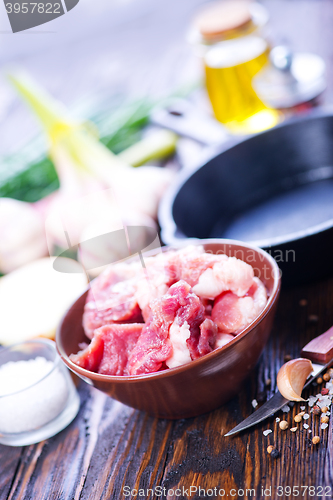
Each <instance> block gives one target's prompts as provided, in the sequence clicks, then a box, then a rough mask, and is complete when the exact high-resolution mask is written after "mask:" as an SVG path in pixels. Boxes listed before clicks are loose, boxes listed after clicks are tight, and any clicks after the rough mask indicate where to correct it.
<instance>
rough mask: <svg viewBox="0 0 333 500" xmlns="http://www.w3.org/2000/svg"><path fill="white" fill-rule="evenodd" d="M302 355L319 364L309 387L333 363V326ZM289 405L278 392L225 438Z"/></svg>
mask: <svg viewBox="0 0 333 500" xmlns="http://www.w3.org/2000/svg"><path fill="white" fill-rule="evenodd" d="M301 355H302V356H303V357H304V358H308V359H310V360H311V361H315V362H317V363H313V372H312V374H311V375H310V377H309V378H308V380H307V382H306V384H305V385H304V387H307V386H308V385H310V384H311V382H313V381H314V380H315V379H316V378H317V376H318V375H319V373H321V372H322V371H323V370H325V369H326V368H328V367H329V366H330V365H331V364H332V363H333V326H332V327H331V328H330V329H329V330H327V332H325V333H322V334H321V335H319V337H316V338H315V339H313V340H311V342H309V343H308V344H306V346H305V347H303V349H302V352H301ZM287 403H288V399H286V398H284V397H283V396H282V395H281V394H280V392H277V393H276V394H275V395H274V396H273V397H272V398H271V399H270V400H269V401H267V402H266V403H265V404H264V405H263V406H261V407H260V408H259V409H258V410H257V411H255V412H254V413H252V415H250V416H249V417H248V418H246V419H245V420H243V422H241V423H240V424H238V425H236V427H234V428H233V429H232V430H231V431H229V432H228V433H227V434H225V436H232V435H233V434H236V433H237V432H240V431H243V430H244V429H248V428H249V427H252V425H255V424H258V423H259V422H262V421H263V420H265V419H266V418H267V417H269V416H270V415H273V414H274V413H275V412H276V411H278V410H280V409H281V408H282V407H283V406H284V405H285V404H287Z"/></svg>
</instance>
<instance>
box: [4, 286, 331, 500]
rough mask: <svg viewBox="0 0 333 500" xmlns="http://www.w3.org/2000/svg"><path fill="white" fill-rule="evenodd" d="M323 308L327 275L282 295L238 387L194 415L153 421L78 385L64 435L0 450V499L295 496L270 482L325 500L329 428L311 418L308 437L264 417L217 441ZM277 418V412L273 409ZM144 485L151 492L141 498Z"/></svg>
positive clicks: (263, 392) (325, 319)
mask: <svg viewBox="0 0 333 500" xmlns="http://www.w3.org/2000/svg"><path fill="white" fill-rule="evenodd" d="M300 300H307V305H305V306H304V305H300ZM332 303H333V279H329V280H326V281H324V282H320V283H316V284H312V285H309V286H303V287H298V288H293V289H290V290H284V291H283V292H282V295H281V299H280V303H279V308H278V311H277V316H276V321H275V325H274V328H273V332H272V335H271V338H270V341H269V343H268V345H267V347H266V349H265V350H264V353H263V355H262V357H261V360H260V363H259V364H258V367H257V369H256V370H255V372H254V373H253V374H252V376H251V377H250V379H249V380H247V381H246V383H245V384H244V389H243V390H242V391H241V392H240V393H239V395H238V396H237V397H236V398H234V399H233V400H232V401H230V402H229V403H227V404H226V405H224V406H222V407H221V408H220V409H218V410H216V411H213V412H211V413H209V414H206V415H202V416H200V417H196V418H190V419H184V420H178V421H168V420H159V419H154V418H152V417H149V416H148V415H146V414H145V413H142V412H139V411H136V410H133V409H131V408H128V407H126V406H124V405H122V404H121V403H118V402H116V401H113V400H112V399H111V398H109V397H107V396H105V395H104V394H102V393H101V392H99V391H97V390H96V389H91V388H90V387H88V386H87V385H86V384H84V383H83V382H82V383H81V384H80V386H79V392H80V396H81V401H82V403H81V409H80V412H79V414H78V416H77V417H76V419H75V420H74V421H73V423H72V424H71V425H70V426H69V427H68V428H67V429H65V430H64V431H62V432H61V433H60V434H58V435H57V436H55V437H53V438H51V439H48V440H46V441H43V442H41V443H39V444H36V445H32V446H27V447H23V448H10V447H7V446H0V463H1V472H0V498H1V499H8V500H14V499H15V500H18V499H23V498H24V499H31V500H41V499H43V500H44V499H45V500H55V499H57V500H58V499H62V500H72V499H75V500H79V499H80V500H88V499H89V500H92V499H94V500H95V499H103V500H104V499H105V500H106V499H122V498H144V499H148V498H149V499H153V498H154V499H155V498H164V499H165V498H167V499H170V500H171V499H174V498H181V499H187V498H192V499H198V498H208V497H209V494H210V491H208V490H209V489H210V488H215V487H216V488H218V489H219V488H223V489H224V490H225V492H226V495H227V494H229V498H230V497H232V498H246V496H245V495H242V491H239V495H238V494H235V493H236V492H237V491H238V490H242V489H245V490H246V489H248V490H249V489H252V488H253V489H254V492H255V496H256V498H272V499H277V498H297V496H294V497H288V496H287V495H284V494H283V495H282V496H277V493H278V492H280V490H277V488H278V486H281V487H283V488H285V487H286V486H290V487H291V488H292V487H295V486H299V488H300V491H302V492H303V493H304V492H305V493H306V494H305V495H304V496H303V497H301V496H300V498H320V497H319V496H312V497H311V496H309V490H308V491H307V492H306V491H305V488H303V490H301V486H308V487H310V486H316V487H317V486H323V487H324V486H326V487H328V488H329V489H330V495H329V496H328V497H325V498H331V496H332V491H331V487H332V486H333V462H332V453H333V446H332V426H331V422H330V425H329V427H328V428H327V429H325V430H320V429H319V426H320V424H319V417H314V416H311V417H310V419H309V420H308V421H307V423H308V424H309V425H310V429H311V430H312V433H311V434H310V433H309V432H308V430H306V429H304V428H303V423H302V424H298V430H297V432H295V433H292V432H290V430H287V431H281V430H280V429H279V427H278V424H277V423H276V422H275V417H271V418H270V419H268V420H267V421H265V422H263V423H262V424H259V425H258V426H256V427H254V428H253V429H251V430H249V431H245V432H244V433H242V434H241V435H238V436H235V437H228V438H226V437H223V435H224V434H225V433H226V432H227V431H228V430H230V429H231V428H232V427H233V426H234V425H235V424H237V423H238V422H240V421H241V420H242V419H243V418H245V417H246V416H248V415H249V414H250V413H251V412H252V411H254V410H253V407H252V404H251V402H252V400H253V399H257V400H258V401H263V400H264V399H266V397H270V396H271V395H272V394H273V392H274V391H275V378H276V373H277V370H278V368H279V367H280V366H281V364H283V362H284V356H285V355H286V354H290V355H291V356H292V357H297V356H298V355H299V349H300V347H301V346H302V345H304V344H305V343H307V342H308V341H309V340H310V339H311V338H313V337H315V336H316V335H318V334H320V333H321V332H323V331H324V330H326V329H328V327H329V326H331V325H332V324H333V308H332ZM312 316H315V317H312ZM268 378H270V379H271V380H272V385H271V386H270V387H267V386H266V385H265V381H266V380H267V379H268ZM317 392H318V388H317V387H311V389H310V390H309V391H307V394H316V393H317ZM300 406H302V404H301V403H296V404H295V406H294V407H293V408H292V409H291V412H290V413H289V414H288V415H287V416H286V419H287V420H288V422H289V424H290V425H289V426H290V427H292V426H293V425H292V418H293V416H295V415H296V414H297V413H298V412H299V411H300ZM277 415H278V416H279V417H280V418H282V417H284V416H285V414H283V413H282V412H281V411H280V412H279V413H278V414H277ZM295 425H296V424H295ZM266 429H272V431H273V432H272V433H271V434H269V435H268V436H267V437H265V436H264V435H263V431H264V430H266ZM316 434H317V435H319V436H320V437H321V442H320V444H319V445H317V446H314V445H312V443H311V438H312V436H314V435H316ZM269 444H274V445H275V446H276V447H277V449H278V450H279V451H280V452H281V456H280V457H279V458H278V459H273V458H272V457H271V456H270V455H268V454H267V452H266V448H267V446H268V445H269ZM190 486H192V487H195V486H196V487H197V488H198V491H197V493H196V494H192V495H191V496H190V495H189V491H188V495H187V494H186V491H185V492H183V490H182V488H184V489H185V490H186V489H187V490H188V489H189V488H190ZM125 487H127V488H125ZM157 487H160V488H162V493H163V488H165V492H166V493H167V495H162V496H161V495H160V496H159V492H160V490H159V488H157ZM199 487H201V488H202V489H205V490H206V496H203V493H202V492H201V496H199V494H198V493H199ZM270 488H271V494H268V495H266V496H265V495H263V494H262V491H263V490H267V491H266V493H269V491H270ZM139 489H142V490H145V494H142V495H141V496H140V495H139V496H137V497H136V496H135V494H134V493H133V494H131V493H130V492H131V491H132V490H139ZM147 489H152V490H153V491H154V493H155V494H154V493H153V492H150V493H149V492H148V493H147V492H146V490H147ZM177 489H180V492H181V495H180V496H179V495H178V496H177V494H178V493H179V491H175V490H177ZM168 490H170V491H169V492H168ZM172 490H174V494H172ZM127 492H129V493H130V494H129V495H127ZM193 492H194V489H192V493H193ZM254 492H252V497H254ZM287 492H288V490H287ZM317 492H319V490H317ZM138 493H140V492H139V491H138ZM141 493H142V492H141ZM211 498H219V497H218V496H217V497H216V496H213V497H211ZM248 498H251V494H250V492H248Z"/></svg>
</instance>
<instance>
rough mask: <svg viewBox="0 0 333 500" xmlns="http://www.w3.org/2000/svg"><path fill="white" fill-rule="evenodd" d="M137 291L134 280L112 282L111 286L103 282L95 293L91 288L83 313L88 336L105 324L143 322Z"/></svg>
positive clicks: (91, 335) (84, 326)
mask: <svg viewBox="0 0 333 500" xmlns="http://www.w3.org/2000/svg"><path fill="white" fill-rule="evenodd" d="M135 292H136V283H135V281H134V280H127V281H120V282H116V283H112V284H111V285H110V286H109V288H107V287H106V286H105V285H104V283H103V287H101V289H100V290H98V289H97V287H96V288H95V289H94V293H93V292H92V289H90V290H89V292H88V296H87V302H86V304H85V307H84V313H83V328H84V331H85V334H86V335H87V337H88V338H90V339H91V338H92V337H93V335H94V331H95V330H96V329H97V328H100V327H101V326H104V325H110V324H112V323H122V322H127V323H140V322H142V321H143V319H142V314H141V309H140V307H139V305H138V303H137V300H136V298H135Z"/></svg>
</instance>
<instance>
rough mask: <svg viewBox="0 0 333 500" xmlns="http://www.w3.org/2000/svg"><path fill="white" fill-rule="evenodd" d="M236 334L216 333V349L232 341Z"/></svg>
mask: <svg viewBox="0 0 333 500" xmlns="http://www.w3.org/2000/svg"><path fill="white" fill-rule="evenodd" d="M234 338H235V336H234V335H231V334H230V333H217V335H216V342H215V347H214V348H215V349H218V348H219V347H222V346H224V345H226V344H228V343H229V342H230V340H232V339H234Z"/></svg>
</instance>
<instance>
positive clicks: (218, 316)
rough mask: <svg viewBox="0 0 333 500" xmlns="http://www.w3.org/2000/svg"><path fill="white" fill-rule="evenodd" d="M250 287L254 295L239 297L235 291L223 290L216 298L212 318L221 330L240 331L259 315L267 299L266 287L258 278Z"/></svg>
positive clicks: (225, 331)
mask: <svg viewBox="0 0 333 500" xmlns="http://www.w3.org/2000/svg"><path fill="white" fill-rule="evenodd" d="M253 281H254V284H253V285H252V287H251V288H250V290H251V293H252V296H251V295H247V296H245V297H238V296H237V295H236V294H234V293H233V292H223V293H222V294H221V295H220V296H219V297H217V298H216V299H215V302H214V306H213V310H212V320H213V321H214V322H215V323H216V324H217V326H218V329H219V331H220V332H224V333H235V334H237V333H239V332H241V331H242V330H244V328H246V327H247V326H248V325H249V324H250V323H252V321H253V320H254V319H255V318H256V317H257V316H258V315H259V313H260V312H261V311H262V309H263V308H264V307H265V304H266V301H267V295H266V289H265V287H264V285H263V284H262V282H261V281H260V280H259V279H258V278H254V280H253Z"/></svg>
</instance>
